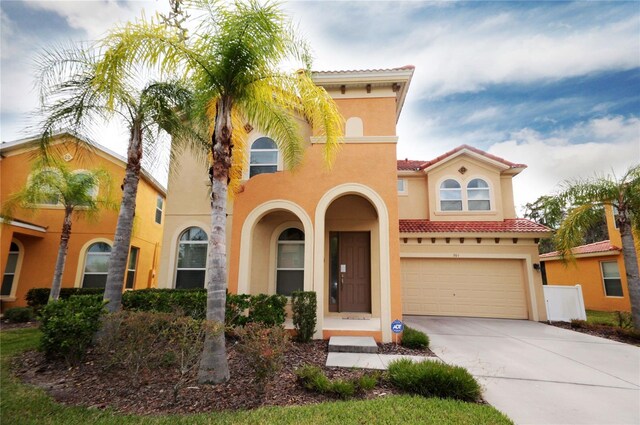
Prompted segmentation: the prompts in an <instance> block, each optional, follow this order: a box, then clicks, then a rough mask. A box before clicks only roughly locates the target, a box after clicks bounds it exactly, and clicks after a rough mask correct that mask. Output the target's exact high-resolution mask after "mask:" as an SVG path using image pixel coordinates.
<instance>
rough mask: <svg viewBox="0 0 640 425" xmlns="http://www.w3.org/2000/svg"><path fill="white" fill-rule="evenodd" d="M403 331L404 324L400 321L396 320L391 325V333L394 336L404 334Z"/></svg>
mask: <svg viewBox="0 0 640 425" xmlns="http://www.w3.org/2000/svg"><path fill="white" fill-rule="evenodd" d="M403 330H404V323H402V322H401V321H400V320H394V321H393V322H392V323H391V331H392V332H393V333H394V334H399V333H402V331H403Z"/></svg>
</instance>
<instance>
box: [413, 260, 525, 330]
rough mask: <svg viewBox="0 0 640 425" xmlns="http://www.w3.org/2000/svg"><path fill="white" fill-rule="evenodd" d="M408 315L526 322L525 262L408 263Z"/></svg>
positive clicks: (452, 261) (416, 261) (460, 261)
mask: <svg viewBox="0 0 640 425" xmlns="http://www.w3.org/2000/svg"><path fill="white" fill-rule="evenodd" d="M402 284H403V310H404V312H405V314H417V315H446V316H469V317H503V318H518V319H526V318H527V317H528V314H527V303H526V297H525V288H524V277H523V274H522V262H521V261H520V260H493V259H491V260H488V259H441V258H407V259H402Z"/></svg>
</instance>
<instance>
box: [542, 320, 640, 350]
mask: <svg viewBox="0 0 640 425" xmlns="http://www.w3.org/2000/svg"><path fill="white" fill-rule="evenodd" d="M549 324H550V325H552V326H556V327H558V328H562V329H569V330H571V331H576V332H582V333H585V334H589V335H593V336H599V337H600V338H606V339H611V340H614V341H618V342H623V343H625V344H631V345H636V346H640V333H638V332H634V331H632V330H629V329H622V328H619V327H614V326H608V325H603V324H593V323H588V322H581V321H579V323H567V322H549Z"/></svg>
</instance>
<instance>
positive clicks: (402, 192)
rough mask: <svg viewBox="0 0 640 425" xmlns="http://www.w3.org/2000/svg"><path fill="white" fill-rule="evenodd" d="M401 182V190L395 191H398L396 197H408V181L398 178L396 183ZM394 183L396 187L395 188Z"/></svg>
mask: <svg viewBox="0 0 640 425" xmlns="http://www.w3.org/2000/svg"><path fill="white" fill-rule="evenodd" d="M400 182H402V189H397V190H398V195H399V196H408V195H409V180H408V179H406V178H403V177H398V180H397V183H400ZM397 183H396V186H397Z"/></svg>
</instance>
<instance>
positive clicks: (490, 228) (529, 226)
mask: <svg viewBox="0 0 640 425" xmlns="http://www.w3.org/2000/svg"><path fill="white" fill-rule="evenodd" d="M549 231H550V230H549V229H548V228H547V227H545V226H543V225H541V224H538V223H535V222H533V221H531V220H527V219H525V218H516V219H508V220H504V221H430V220H423V219H419V220H400V233H467V232H473V233H545V232H549Z"/></svg>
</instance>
